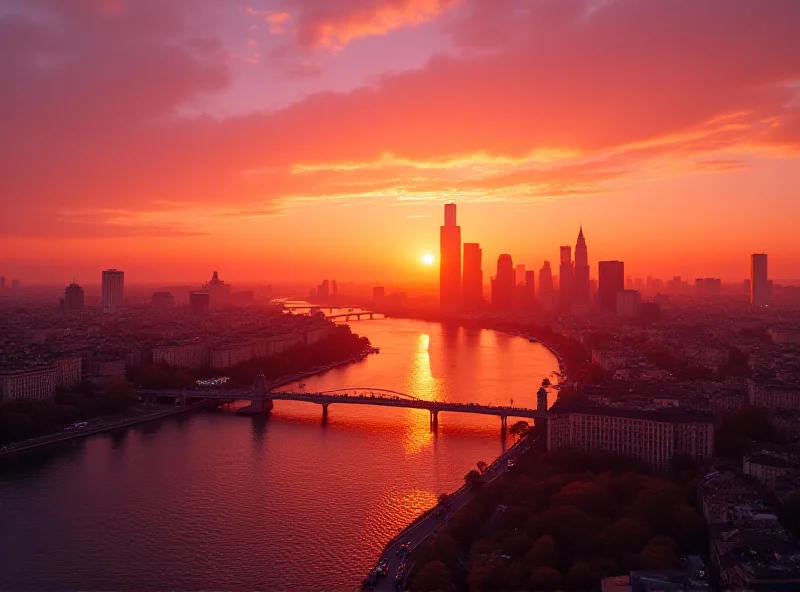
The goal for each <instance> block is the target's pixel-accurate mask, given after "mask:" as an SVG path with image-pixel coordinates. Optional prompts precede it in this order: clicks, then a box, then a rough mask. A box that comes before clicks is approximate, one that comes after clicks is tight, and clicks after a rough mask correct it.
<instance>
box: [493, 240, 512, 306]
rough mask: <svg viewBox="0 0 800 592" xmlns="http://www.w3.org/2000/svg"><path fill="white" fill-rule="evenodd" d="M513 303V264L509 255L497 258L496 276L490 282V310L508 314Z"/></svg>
mask: <svg viewBox="0 0 800 592" xmlns="http://www.w3.org/2000/svg"><path fill="white" fill-rule="evenodd" d="M513 303H514V264H513V262H512V261H511V255H508V254H503V255H500V256H499V257H498V258H497V275H496V276H495V278H494V279H493V280H492V308H494V309H495V310H497V311H498V312H508V311H509V310H511V307H512V305H513Z"/></svg>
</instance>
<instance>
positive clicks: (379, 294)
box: [372, 286, 386, 302]
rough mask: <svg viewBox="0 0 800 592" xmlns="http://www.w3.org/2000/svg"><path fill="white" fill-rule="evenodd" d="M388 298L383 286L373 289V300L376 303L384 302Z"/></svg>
mask: <svg viewBox="0 0 800 592" xmlns="http://www.w3.org/2000/svg"><path fill="white" fill-rule="evenodd" d="M384 298H386V288H384V287H383V286H375V287H374V288H372V300H374V301H375V302H382V301H383V299H384Z"/></svg>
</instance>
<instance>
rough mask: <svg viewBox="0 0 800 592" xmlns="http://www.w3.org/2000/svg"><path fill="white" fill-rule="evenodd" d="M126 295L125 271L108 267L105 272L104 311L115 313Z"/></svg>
mask: <svg viewBox="0 0 800 592" xmlns="http://www.w3.org/2000/svg"><path fill="white" fill-rule="evenodd" d="M124 297H125V272H123V271H117V270H116V269H107V270H105V271H104V272H103V312H105V313H114V312H117V310H119V309H120V307H122V301H123V299H124Z"/></svg>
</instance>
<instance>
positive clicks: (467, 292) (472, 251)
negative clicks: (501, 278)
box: [461, 243, 483, 310]
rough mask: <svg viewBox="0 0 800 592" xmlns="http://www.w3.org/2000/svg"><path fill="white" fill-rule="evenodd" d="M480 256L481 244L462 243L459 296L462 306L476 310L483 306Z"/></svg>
mask: <svg viewBox="0 0 800 592" xmlns="http://www.w3.org/2000/svg"><path fill="white" fill-rule="evenodd" d="M481 257H482V251H481V246H480V245H479V244H478V243H464V274H463V286H462V292H461V296H462V301H463V305H464V308H466V309H467V310H476V309H479V308H481V306H483V269H482V268H481Z"/></svg>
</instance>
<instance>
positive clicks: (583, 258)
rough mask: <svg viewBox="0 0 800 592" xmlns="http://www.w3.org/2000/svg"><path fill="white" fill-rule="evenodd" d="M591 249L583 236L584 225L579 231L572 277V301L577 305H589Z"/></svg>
mask: <svg viewBox="0 0 800 592" xmlns="http://www.w3.org/2000/svg"><path fill="white" fill-rule="evenodd" d="M589 292H590V290H589V250H588V249H587V248H586V239H585V238H583V226H581V228H580V231H579V232H578V242H577V243H576V245H575V270H574V276H573V278H572V302H573V304H577V305H588V304H589V302H590V300H589Z"/></svg>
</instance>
